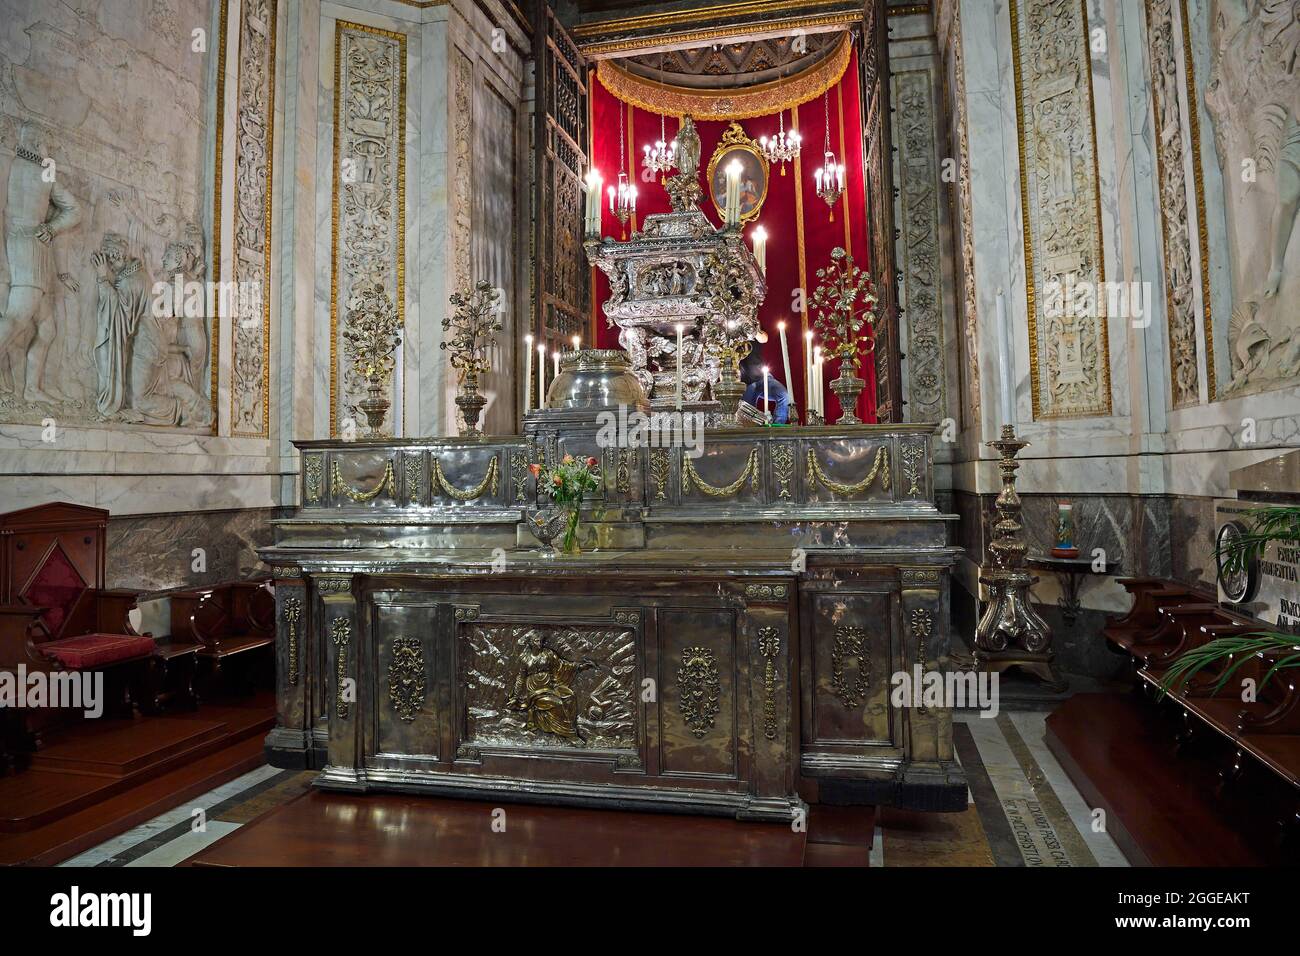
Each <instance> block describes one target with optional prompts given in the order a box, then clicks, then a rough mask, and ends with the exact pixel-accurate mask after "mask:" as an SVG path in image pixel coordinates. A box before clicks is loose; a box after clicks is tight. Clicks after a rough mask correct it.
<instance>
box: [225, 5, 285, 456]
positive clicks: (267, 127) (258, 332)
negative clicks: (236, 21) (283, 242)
mask: <svg viewBox="0 0 1300 956" xmlns="http://www.w3.org/2000/svg"><path fill="white" fill-rule="evenodd" d="M276 16H277V4H276V0H243V4H242V6H241V8H240V26H239V73H238V82H237V93H236V100H237V103H238V111H239V112H238V119H237V121H236V123H235V134H236V135H235V189H234V194H235V223H234V229H235V256H234V261H233V262H231V280H232V281H235V282H239V283H242V285H240V286H237V287H236V288H239V289H240V290H241V292H240V294H239V295H238V296H236V301H237V303H238V307H237V314H236V316H235V320H234V322H233V323H232V329H231V352H230V433H231V434H232V435H242V436H249V437H253V438H265V437H266V436H267V435H268V434H270V421H269V419H270V397H271V184H272V183H273V182H274V176H273V171H272V157H273V155H274V146H273V135H274V128H275V40H276V37H275V29H276ZM245 289H246V290H248V291H247V292H244V291H243V290H245Z"/></svg>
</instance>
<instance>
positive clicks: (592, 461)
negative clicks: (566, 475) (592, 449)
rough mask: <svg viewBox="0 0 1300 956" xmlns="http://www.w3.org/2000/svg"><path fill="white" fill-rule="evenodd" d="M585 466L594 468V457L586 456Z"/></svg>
mask: <svg viewBox="0 0 1300 956" xmlns="http://www.w3.org/2000/svg"><path fill="white" fill-rule="evenodd" d="M587 467H588V468H595V467H596V459H594V458H588V459H587Z"/></svg>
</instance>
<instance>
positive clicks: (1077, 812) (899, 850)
mask: <svg viewBox="0 0 1300 956" xmlns="http://www.w3.org/2000/svg"><path fill="white" fill-rule="evenodd" d="M1046 716H1047V715H1046V713H1043V712H1011V713H1008V712H1005V711H1004V712H1003V713H1001V714H999V715H998V716H997V717H996V718H992V719H990V718H983V717H980V716H978V715H977V714H973V713H972V714H958V715H956V717H955V718H954V727H953V731H954V738H955V740H956V744H957V754H958V757H959V759H960V760H961V762H962V765H963V766H964V767H965V769H966V771H967V775H968V778H969V779H970V783H971V786H970V806H969V807H968V808H967V810H966V811H965V812H964V813H916V812H909V811H902V810H895V809H893V808H888V807H887V808H883V809H882V810H881V811H880V812H879V813H877V814H876V815H875V833H874V834H873V835H872V839H871V852H870V865H871V866H1127V865H1128V864H1127V862H1126V861H1125V859H1124V856H1123V854H1122V853H1121V852H1120V851H1119V849H1118V847H1116V845H1115V843H1114V842H1113V841H1112V840H1111V838H1110V837H1109V836H1107V835H1106V832H1105V820H1104V817H1101V816H1099V815H1094V812H1093V810H1092V809H1090V808H1089V807H1088V806H1087V804H1086V803H1085V802H1084V800H1083V798H1082V797H1081V796H1080V795H1079V792H1078V791H1077V790H1076V789H1075V787H1074V786H1073V784H1071V782H1070V780H1069V778H1068V777H1067V776H1066V774H1065V772H1064V771H1063V770H1062V769H1061V767H1060V765H1059V764H1058V763H1057V762H1056V759H1055V758H1054V757H1053V756H1052V754H1051V752H1050V751H1049V750H1048V749H1047V745H1046V744H1045V743H1044V741H1043V728H1044V721H1045V719H1046ZM313 776H314V774H313V773H310V772H297V771H292V770H276V769H275V768H273V767H269V766H263V767H260V768H258V769H257V770H254V771H252V772H250V773H247V774H244V775H243V776H242V777H239V778H238V779H236V780H233V781H231V782H230V783H228V784H226V785H224V786H222V787H218V788H217V789H215V790H212V791H211V792H209V793H207V794H204V795H203V796H202V797H199V798H198V799H196V800H193V801H190V802H188V803H186V804H185V805H183V806H179V807H176V808H175V809H173V810H171V811H169V812H167V813H164V814H162V815H161V816H159V817H156V818H155V819H153V820H150V821H149V822H148V823H145V824H143V825H141V826H138V827H136V828H135V829H133V830H130V831H128V832H127V833H123V834H122V835H120V836H118V837H116V838H114V839H112V840H109V841H107V842H105V843H103V844H102V845H100V846H97V847H95V848H93V849H91V850H88V851H86V852H84V853H81V854H79V855H77V856H75V857H73V858H71V859H69V860H66V861H65V862H63V863H61V864H60V866H174V865H175V864H177V863H179V862H181V861H182V860H185V859H186V858H188V857H190V856H192V855H193V854H195V853H197V852H199V851H200V850H202V849H204V848H205V847H207V846H209V845H210V844H212V843H215V842H216V841H217V840H219V839H221V838H222V837H223V836H225V835H226V834H228V833H232V832H234V831H235V830H237V829H238V828H239V827H241V826H243V825H244V824H245V823H247V822H248V821H250V820H252V819H253V818H254V817H257V816H259V815H260V814H262V813H264V812H266V811H267V810H271V809H274V808H275V807H278V806H282V805H283V804H285V803H287V802H288V801H290V800H292V799H293V798H295V797H297V796H298V795H300V794H302V793H303V792H304V791H306V790H307V789H309V787H310V784H311V779H312V777H313ZM814 812H815V811H814ZM1098 814H1100V811H1098ZM863 842H864V843H865V840H864V841H863Z"/></svg>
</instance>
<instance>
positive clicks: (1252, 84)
mask: <svg viewBox="0 0 1300 956" xmlns="http://www.w3.org/2000/svg"><path fill="white" fill-rule="evenodd" d="M1210 22H1211V24H1212V26H1211V36H1210V56H1211V70H1210V78H1209V83H1208V84H1207V87H1206V91H1205V104H1206V107H1207V108H1208V110H1209V113H1210V117H1211V119H1212V120H1213V124H1214V144H1215V148H1216V150H1217V152H1218V159H1219V166H1220V169H1221V171H1222V173H1223V186H1224V198H1225V205H1226V216H1227V224H1228V249H1229V254H1230V259H1231V262H1232V280H1233V288H1232V314H1231V317H1230V318H1229V320H1228V347H1229V361H1230V363H1231V373H1232V378H1231V381H1230V383H1229V384H1228V386H1227V391H1230V392H1243V391H1258V390H1260V389H1264V388H1277V387H1280V386H1283V385H1287V384H1291V383H1293V382H1295V381H1296V380H1297V378H1300V315H1298V314H1297V312H1296V310H1295V302H1296V299H1297V296H1300V261H1298V257H1300V242H1294V241H1293V237H1294V233H1295V225H1296V212H1297V208H1300V65H1297V56H1298V55H1300V0H1258V2H1247V0H1216V2H1215V3H1214V4H1213V7H1212V10H1211V21H1210Z"/></svg>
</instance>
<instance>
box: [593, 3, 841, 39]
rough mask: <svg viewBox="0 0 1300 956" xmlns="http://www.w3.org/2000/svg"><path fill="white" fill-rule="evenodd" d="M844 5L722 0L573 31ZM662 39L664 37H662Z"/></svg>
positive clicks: (622, 28) (633, 27) (619, 29)
mask: <svg viewBox="0 0 1300 956" xmlns="http://www.w3.org/2000/svg"><path fill="white" fill-rule="evenodd" d="M842 5H843V4H842V0H785V2H773V0H742V2H740V3H719V4H716V5H713V6H709V5H698V6H696V7H695V8H694V9H692V10H676V11H671V12H668V13H642V14H638V15H637V16H632V17H623V18H622V19H620V20H600V21H597V22H595V23H581V24H578V25H577V26H576V27H574V28H573V30H572V31H570V32H571V33H572V34H573V36H574V37H575V38H580V37H588V36H598V35H599V34H602V33H619V32H622V31H625V30H648V29H652V28H656V27H661V28H662V27H673V26H680V25H682V24H684V23H698V22H700V21H701V20H706V19H716V18H718V17H749V16H766V17H776V16H779V15H781V14H786V13H794V12H796V11H799V10H817V9H819V8H822V7H838V6H842ZM659 39H661V40H662V39H663V37H660V38H659Z"/></svg>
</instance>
